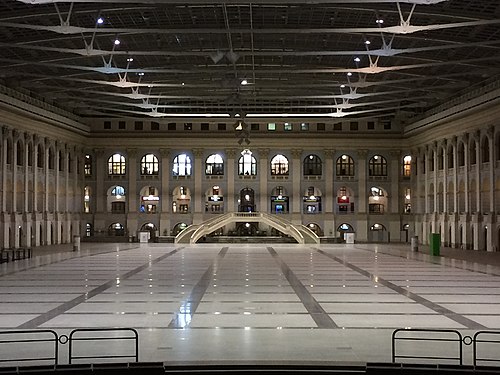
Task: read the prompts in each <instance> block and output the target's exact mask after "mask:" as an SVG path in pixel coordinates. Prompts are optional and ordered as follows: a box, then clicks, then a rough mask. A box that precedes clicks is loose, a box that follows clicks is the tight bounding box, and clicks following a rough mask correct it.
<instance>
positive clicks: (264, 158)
mask: <svg viewBox="0 0 500 375" xmlns="http://www.w3.org/2000/svg"><path fill="white" fill-rule="evenodd" d="M258 151H259V161H260V166H259V171H258V176H259V197H260V199H259V202H260V203H259V205H258V206H257V207H256V211H260V212H268V209H267V205H268V201H269V197H268V196H267V185H268V177H269V149H268V148H260V149H259V150H258ZM256 203H257V202H256Z"/></svg>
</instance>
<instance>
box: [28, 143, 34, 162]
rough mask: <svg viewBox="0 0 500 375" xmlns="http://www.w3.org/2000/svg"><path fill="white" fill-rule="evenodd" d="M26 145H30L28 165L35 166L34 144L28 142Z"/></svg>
mask: <svg viewBox="0 0 500 375" xmlns="http://www.w3.org/2000/svg"><path fill="white" fill-rule="evenodd" d="M26 147H28V166H29V167H32V166H33V145H32V144H31V143H28V145H27V146H26Z"/></svg>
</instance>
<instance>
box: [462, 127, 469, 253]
mask: <svg viewBox="0 0 500 375" xmlns="http://www.w3.org/2000/svg"><path fill="white" fill-rule="evenodd" d="M463 143H464V187H465V191H464V196H465V205H464V206H465V212H466V213H467V214H470V203H469V202H470V197H469V170H470V165H469V134H464V135H463ZM466 232H467V231H466ZM464 241H465V239H464ZM464 243H465V242H464Z"/></svg>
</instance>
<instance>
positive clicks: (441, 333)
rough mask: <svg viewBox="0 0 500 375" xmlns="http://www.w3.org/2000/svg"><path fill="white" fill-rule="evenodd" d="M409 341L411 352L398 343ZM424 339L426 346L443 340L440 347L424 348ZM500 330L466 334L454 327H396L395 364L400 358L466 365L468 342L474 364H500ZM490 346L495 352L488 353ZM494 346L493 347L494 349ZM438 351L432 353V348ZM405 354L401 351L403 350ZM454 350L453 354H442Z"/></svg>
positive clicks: (394, 334)
mask: <svg viewBox="0 0 500 375" xmlns="http://www.w3.org/2000/svg"><path fill="white" fill-rule="evenodd" d="M402 341H409V342H412V343H411V346H412V347H411V351H403V350H401V348H400V345H399V344H398V343H401V342H402ZM418 342H422V343H423V344H424V345H425V344H428V343H429V342H439V343H442V344H443V345H440V346H439V347H438V348H437V347H436V346H435V345H434V346H432V347H431V348H430V349H428V347H421V346H419V345H418V344H417V343H418ZM499 344H500V331H478V332H476V333H475V334H474V336H473V337H471V336H462V334H461V333H460V332H459V331H457V330H451V329H418V328H408V329H403V328H402V329H396V330H395V331H394V332H393V333H392V363H396V362H397V361H398V360H399V359H402V360H404V359H412V360H426V361H436V360H440V361H448V362H452V363H453V362H454V363H455V364H458V365H460V366H461V365H463V348H464V345H466V346H468V345H472V363H473V365H474V366H479V365H487V366H491V365H497V366H500V356H499V349H500V346H496V347H495V345H499ZM486 348H488V349H490V351H489V353H494V354H493V355H491V356H487V355H486V354H487V353H486V352H487V350H486ZM492 348H493V350H491V349H492ZM432 350H433V351H434V352H431V353H429V351H432ZM401 352H402V353H403V354H400V353H401ZM443 352H444V353H452V354H451V355H446V354H440V353H443Z"/></svg>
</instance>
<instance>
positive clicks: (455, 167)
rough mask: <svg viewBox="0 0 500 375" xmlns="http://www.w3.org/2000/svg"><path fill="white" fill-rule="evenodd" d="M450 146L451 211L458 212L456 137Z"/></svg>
mask: <svg viewBox="0 0 500 375" xmlns="http://www.w3.org/2000/svg"><path fill="white" fill-rule="evenodd" d="M451 142H452V145H451V146H452V148H453V212H454V213H455V214H458V213H459V211H460V210H459V209H458V169H459V166H458V140H457V137H456V136H455V137H453V140H452V141H451Z"/></svg>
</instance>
